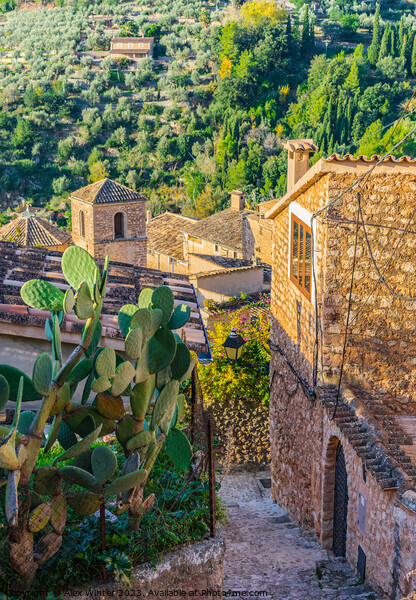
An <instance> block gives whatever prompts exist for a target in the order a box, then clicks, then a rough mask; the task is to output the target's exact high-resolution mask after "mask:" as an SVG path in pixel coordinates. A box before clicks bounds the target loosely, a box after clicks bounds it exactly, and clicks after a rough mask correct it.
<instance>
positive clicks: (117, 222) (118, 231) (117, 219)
mask: <svg viewBox="0 0 416 600" xmlns="http://www.w3.org/2000/svg"><path fill="white" fill-rule="evenodd" d="M124 221H125V219H124V214H123V213H121V212H118V213H116V214H115V215H114V238H115V239H116V240H119V239H122V238H124V237H126V236H125V222H124Z"/></svg>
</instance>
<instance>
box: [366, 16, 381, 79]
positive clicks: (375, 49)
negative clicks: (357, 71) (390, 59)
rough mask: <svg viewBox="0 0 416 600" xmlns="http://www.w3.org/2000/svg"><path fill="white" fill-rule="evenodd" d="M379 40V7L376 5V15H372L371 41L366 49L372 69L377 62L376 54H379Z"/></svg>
mask: <svg viewBox="0 0 416 600" xmlns="http://www.w3.org/2000/svg"><path fill="white" fill-rule="evenodd" d="M380 38H381V33H380V5H379V4H378V5H377V8H376V13H375V15H374V23H373V39H372V41H371V46H370V47H369V49H368V60H369V62H370V65H371V66H372V67H374V66H375V65H376V63H377V61H378V54H379V52H380Z"/></svg>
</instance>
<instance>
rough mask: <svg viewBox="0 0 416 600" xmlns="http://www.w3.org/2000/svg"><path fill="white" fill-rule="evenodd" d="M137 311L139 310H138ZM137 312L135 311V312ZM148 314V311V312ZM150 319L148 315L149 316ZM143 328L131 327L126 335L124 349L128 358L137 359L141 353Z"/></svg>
mask: <svg viewBox="0 0 416 600" xmlns="http://www.w3.org/2000/svg"><path fill="white" fill-rule="evenodd" d="M138 312H139V311H138ZM136 314H137V313H136ZM149 315H150V313H149ZM149 320H150V316H149ZM142 346H143V330H142V329H140V328H138V327H137V328H135V329H131V330H130V331H129V333H128V334H127V337H126V342H125V350H126V354H127V356H128V357H129V358H134V359H137V358H139V356H140V355H141V353H142Z"/></svg>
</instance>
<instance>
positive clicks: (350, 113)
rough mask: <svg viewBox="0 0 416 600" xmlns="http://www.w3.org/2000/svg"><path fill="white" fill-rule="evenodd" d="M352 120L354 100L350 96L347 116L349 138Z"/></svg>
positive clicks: (347, 136) (347, 135) (347, 134)
mask: <svg viewBox="0 0 416 600" xmlns="http://www.w3.org/2000/svg"><path fill="white" fill-rule="evenodd" d="M352 120H353V100H352V99H351V98H350V99H349V100H348V105H347V118H346V139H347V140H348V138H349V137H350V134H351V127H352Z"/></svg>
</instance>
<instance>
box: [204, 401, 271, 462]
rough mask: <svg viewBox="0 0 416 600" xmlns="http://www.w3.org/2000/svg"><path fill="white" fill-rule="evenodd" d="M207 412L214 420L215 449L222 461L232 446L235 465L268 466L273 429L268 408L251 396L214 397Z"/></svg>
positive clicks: (232, 460)
mask: <svg viewBox="0 0 416 600" xmlns="http://www.w3.org/2000/svg"><path fill="white" fill-rule="evenodd" d="M208 411H209V412H210V413H211V414H212V416H213V419H214V423H215V432H214V434H215V437H216V438H217V439H218V440H219V445H218V446H216V447H215V451H216V454H217V456H218V457H219V459H220V461H221V462H222V463H224V462H225V461H226V460H227V458H226V457H227V454H228V452H229V450H230V449H231V463H232V464H234V465H249V464H253V465H254V464H255V465H265V464H269V462H270V429H269V414H268V411H267V408H265V407H264V406H263V405H262V404H259V403H258V402H254V401H252V400H250V399H249V398H244V399H243V398H235V399H233V400H231V401H226V400H224V401H221V400H215V401H214V402H213V403H211V404H209V406H208Z"/></svg>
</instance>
